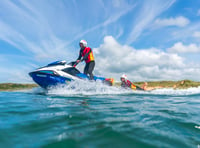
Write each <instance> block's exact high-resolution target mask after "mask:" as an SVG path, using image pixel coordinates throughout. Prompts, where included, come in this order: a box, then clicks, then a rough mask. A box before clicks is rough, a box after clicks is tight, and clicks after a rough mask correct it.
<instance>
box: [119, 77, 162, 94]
mask: <svg viewBox="0 0 200 148" xmlns="http://www.w3.org/2000/svg"><path fill="white" fill-rule="evenodd" d="M120 80H121V87H123V88H131V89H133V90H147V91H148V90H149V91H150V90H154V89H158V88H162V87H161V86H157V87H148V83H147V82H144V84H143V85H142V86H141V87H139V86H136V85H134V84H133V83H132V82H131V81H129V80H128V79H127V76H126V75H125V74H123V75H122V76H121V78H120Z"/></svg>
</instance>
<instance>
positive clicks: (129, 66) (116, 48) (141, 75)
mask: <svg viewBox="0 0 200 148" xmlns="http://www.w3.org/2000/svg"><path fill="white" fill-rule="evenodd" d="M93 51H94V54H95V58H96V66H95V74H97V75H101V76H102V75H103V76H106V77H114V78H115V79H116V80H119V77H120V76H121V74H123V73H125V74H127V76H128V77H129V79H130V80H134V81H144V80H180V79H197V80H199V78H198V74H200V68H199V67H198V66H194V65H192V64H191V65H190V63H188V62H186V63H185V59H184V58H183V57H181V56H179V55H177V54H176V53H168V52H164V51H161V50H159V49H156V48H150V49H135V48H133V47H130V46H128V45H121V44H119V43H118V42H117V41H116V40H115V39H114V38H113V37H112V36H106V37H105V38H104V42H103V44H101V45H100V47H98V48H95V49H93ZM188 68H189V69H190V71H187V69H188ZM192 72H196V73H192Z"/></svg>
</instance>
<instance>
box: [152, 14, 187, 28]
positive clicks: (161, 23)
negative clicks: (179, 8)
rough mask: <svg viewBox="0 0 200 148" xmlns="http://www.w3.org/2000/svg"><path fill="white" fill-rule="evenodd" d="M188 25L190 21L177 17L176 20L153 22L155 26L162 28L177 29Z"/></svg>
mask: <svg viewBox="0 0 200 148" xmlns="http://www.w3.org/2000/svg"><path fill="white" fill-rule="evenodd" d="M189 23H190V21H189V20H188V19H187V18H185V17H183V16H179V17H176V18H168V19H157V20H156V21H155V25H158V26H161V27H164V26H178V27H185V26H187V25H188V24H189Z"/></svg>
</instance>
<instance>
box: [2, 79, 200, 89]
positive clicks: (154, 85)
mask: <svg viewBox="0 0 200 148" xmlns="http://www.w3.org/2000/svg"><path fill="white" fill-rule="evenodd" d="M133 83H134V84H135V85H137V86H139V87H141V86H142V85H143V84H144V82H133ZM147 83H148V88H149V89H158V88H173V89H187V88H191V87H199V86H200V82H197V81H192V80H181V81H147ZM114 86H120V82H116V83H115V84H114ZM34 87H39V86H38V85H37V84H23V83H0V91H16V90H26V89H32V88H34Z"/></svg>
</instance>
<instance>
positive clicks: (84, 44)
mask: <svg viewBox="0 0 200 148" xmlns="http://www.w3.org/2000/svg"><path fill="white" fill-rule="evenodd" d="M79 44H83V46H84V47H87V42H86V41H85V40H80V42H79Z"/></svg>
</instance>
